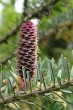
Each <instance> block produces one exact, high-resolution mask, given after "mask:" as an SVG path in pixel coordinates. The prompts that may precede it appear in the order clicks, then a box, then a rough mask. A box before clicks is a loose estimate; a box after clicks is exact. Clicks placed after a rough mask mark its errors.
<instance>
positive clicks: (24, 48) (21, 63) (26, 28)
mask: <svg viewBox="0 0 73 110" xmlns="http://www.w3.org/2000/svg"><path fill="white" fill-rule="evenodd" d="M36 62H37V33H36V29H35V26H34V24H33V23H32V22H31V21H26V22H25V23H23V24H22V26H21V28H20V35H19V43H18V51H17V64H18V67H17V70H18V74H19V76H20V77H21V78H23V71H22V67H24V68H25V71H26V73H27V71H29V73H30V76H31V78H33V75H34V74H35V71H36Z"/></svg>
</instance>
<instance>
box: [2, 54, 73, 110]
mask: <svg viewBox="0 0 73 110" xmlns="http://www.w3.org/2000/svg"><path fill="white" fill-rule="evenodd" d="M9 64H11V62H10V61H9ZM72 70H73V69H72V68H71V66H70V64H69V63H68V61H67V58H66V57H64V56H63V55H61V57H60V58H59V61H58V63H57V64H56V62H55V60H54V59H51V60H50V59H48V58H45V59H41V58H39V60H38V66H37V74H36V75H35V76H34V78H33V80H32V81H30V80H29V79H30V78H29V77H30V73H27V78H28V85H27V83H25V87H26V88H25V89H24V93H25V94H26V95H27V93H30V95H31V93H33V92H34V91H36V90H39V91H40V92H42V90H44V91H45V94H43V96H41V95H35V96H37V97H38V98H39V100H41V104H42V105H39V104H38V103H36V102H35V101H34V97H33V99H32V98H31V97H30V98H29V99H28V100H27V101H26V100H25V99H23V98H21V95H18V96H17V97H19V98H20V101H21V100H23V102H24V103H27V104H29V105H33V106H34V105H36V106H39V107H41V108H42V110H43V109H44V108H45V109H46V110H48V109H53V110H54V109H55V108H56V106H57V109H60V110H65V107H67V106H71V108H72V105H73V103H72V102H71V101H70V99H69V97H70V96H71V95H73V91H72V89H73V87H71V86H70V85H67V84H68V83H69V82H70V81H71V79H72V77H73V73H72ZM1 71H2V74H1V77H0V78H1V79H0V80H1V90H2V88H3V87H5V88H4V91H3V92H2V93H1V99H2V100H5V97H6V96H12V94H14V96H15V89H14V88H13V83H14V82H16V79H15V78H14V75H13V74H16V71H15V69H14V67H13V66H12V65H11V70H10V71H9V72H7V73H6V79H7V80H8V84H7V85H6V86H5V85H4V84H3V79H4V78H5V77H4V73H3V69H2V67H1ZM23 74H24V81H25V82H26V77H25V74H26V73H25V70H24V68H23ZM64 82H65V83H67V84H66V86H67V89H65V88H63V86H64V85H63V83H64ZM57 85H58V90H57V89H56V90H57V91H55V90H54V88H55V87H56V86H57ZM48 87H49V88H48ZM50 87H51V88H52V89H51V88H50ZM69 87H70V88H69ZM28 88H29V90H30V92H29V91H28ZM47 89H48V90H50V89H51V90H50V91H49V93H48V92H47ZM36 94H37V92H36ZM64 94H65V95H64ZM71 100H72V99H71ZM15 101H16V100H15ZM72 101H73V100H72ZM45 102H47V103H45ZM39 103H40V102H39ZM66 103H67V104H66ZM43 104H44V106H43ZM19 105H20V104H19ZM0 106H1V105H0ZM8 106H9V104H8ZM17 106H18V102H17ZM16 108H17V107H16ZM19 108H21V105H20V107H19Z"/></svg>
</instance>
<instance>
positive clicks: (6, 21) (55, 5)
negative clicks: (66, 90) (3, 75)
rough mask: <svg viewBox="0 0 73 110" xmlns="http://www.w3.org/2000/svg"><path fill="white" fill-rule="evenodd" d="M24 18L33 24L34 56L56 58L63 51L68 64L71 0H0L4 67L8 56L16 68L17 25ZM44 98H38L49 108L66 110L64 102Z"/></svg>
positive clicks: (0, 49)
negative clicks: (35, 44) (34, 27)
mask: <svg viewBox="0 0 73 110" xmlns="http://www.w3.org/2000/svg"><path fill="white" fill-rule="evenodd" d="M27 19H31V20H32V22H34V24H35V26H36V28H37V33H38V57H40V56H41V57H43V56H44V57H46V56H47V57H48V58H52V57H54V58H55V60H56V62H57V61H58V58H59V57H60V56H61V54H64V56H66V57H67V58H68V60H69V62H70V64H71V65H72V64H73V58H72V54H73V52H72V49H73V0H0V64H2V65H3V66H4V71H5V72H7V71H8V69H9V68H10V64H9V63H8V61H9V60H10V61H11V63H12V65H13V67H14V68H15V70H16V65H17V64H16V50H17V46H18V38H19V28H20V26H21V24H22V22H24V21H26V20H27ZM6 70H7V71H6ZM68 98H69V97H68ZM69 100H70V99H69ZM45 102H46V103H45ZM48 102H49V99H48V100H47V99H46V98H44V100H43V99H42V103H43V104H45V105H46V106H47V107H49V110H55V109H58V110H63V109H64V110H69V107H70V106H68V108H66V109H65V105H64V106H63V105H61V104H60V105H59V104H57V102H53V101H51V102H49V103H50V104H48ZM52 105H53V107H52ZM31 108H32V107H31ZM32 110H33V109H32ZM42 110H44V109H43V108H42ZM70 110H73V109H72V107H70Z"/></svg>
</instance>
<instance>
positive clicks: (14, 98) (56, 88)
mask: <svg viewBox="0 0 73 110" xmlns="http://www.w3.org/2000/svg"><path fill="white" fill-rule="evenodd" d="M69 86H73V79H71V80H70V81H69V82H67V81H66V82H64V83H62V84H61V87H60V86H59V85H55V86H50V87H48V88H47V89H46V91H45V90H35V91H33V92H32V93H31V94H30V93H26V94H25V92H24V94H23V92H22V91H18V92H16V93H15V95H11V96H7V97H5V98H4V101H3V100H2V99H0V106H3V105H4V104H8V103H11V102H14V101H20V100H24V99H29V98H30V97H36V95H44V94H45V93H50V92H52V91H60V89H65V88H68V87H69Z"/></svg>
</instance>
